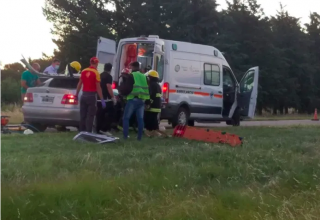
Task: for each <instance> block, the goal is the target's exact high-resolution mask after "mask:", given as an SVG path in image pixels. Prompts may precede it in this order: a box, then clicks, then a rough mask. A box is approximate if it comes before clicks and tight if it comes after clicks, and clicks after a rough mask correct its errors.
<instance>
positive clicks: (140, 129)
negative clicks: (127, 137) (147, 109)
mask: <svg viewBox="0 0 320 220" xmlns="http://www.w3.org/2000/svg"><path fill="white" fill-rule="evenodd" d="M143 115H144V101H143V100H141V99H139V100H137V105H136V118H137V121H138V140H139V141H140V140H141V138H142V134H143V126H144V123H143Z"/></svg>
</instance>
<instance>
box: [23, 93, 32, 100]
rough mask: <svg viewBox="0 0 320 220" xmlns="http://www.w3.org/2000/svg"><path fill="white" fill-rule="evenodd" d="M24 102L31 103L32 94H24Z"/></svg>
mask: <svg viewBox="0 0 320 220" xmlns="http://www.w3.org/2000/svg"><path fill="white" fill-rule="evenodd" d="M23 101H24V102H33V94H32V93H26V95H25V96H24V99H23Z"/></svg>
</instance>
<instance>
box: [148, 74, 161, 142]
mask: <svg viewBox="0 0 320 220" xmlns="http://www.w3.org/2000/svg"><path fill="white" fill-rule="evenodd" d="M145 75H146V76H147V77H148V81H149V94H150V102H151V104H150V107H149V108H147V109H146V111H145V113H144V114H145V115H144V124H145V128H146V131H145V134H146V135H147V136H149V137H150V136H160V135H161V134H160V133H158V132H157V131H159V121H158V115H159V114H160V112H161V103H162V101H161V96H162V95H161V93H162V91H161V86H160V85H159V73H158V72H157V71H155V70H150V71H148V72H147V73H146V74H145Z"/></svg>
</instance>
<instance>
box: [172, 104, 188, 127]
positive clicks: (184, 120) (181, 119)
mask: <svg viewBox="0 0 320 220" xmlns="http://www.w3.org/2000/svg"><path fill="white" fill-rule="evenodd" d="M188 121H189V112H188V110H187V109H185V108H184V107H180V108H179V109H178V112H177V115H176V117H175V118H174V119H173V120H172V127H173V128H175V127H176V126H177V125H182V126H185V125H188Z"/></svg>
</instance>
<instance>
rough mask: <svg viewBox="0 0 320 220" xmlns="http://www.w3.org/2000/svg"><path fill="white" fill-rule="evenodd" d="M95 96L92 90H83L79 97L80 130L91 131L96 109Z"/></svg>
mask: <svg viewBox="0 0 320 220" xmlns="http://www.w3.org/2000/svg"><path fill="white" fill-rule="evenodd" d="M96 105H97V97H96V93H95V92H94V93H93V92H92V93H91V92H83V94H82V96H81V99H80V131H87V132H92V127H93V120H94V116H95V115H96V111H97V107H96Z"/></svg>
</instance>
